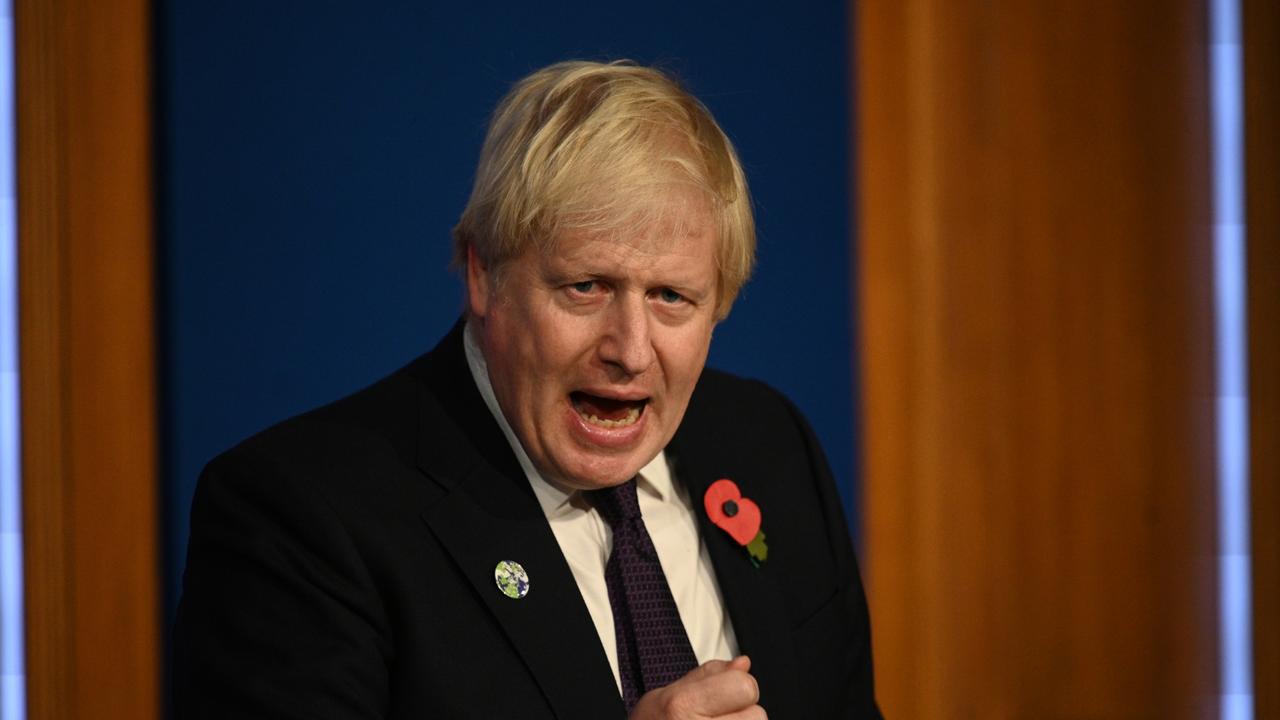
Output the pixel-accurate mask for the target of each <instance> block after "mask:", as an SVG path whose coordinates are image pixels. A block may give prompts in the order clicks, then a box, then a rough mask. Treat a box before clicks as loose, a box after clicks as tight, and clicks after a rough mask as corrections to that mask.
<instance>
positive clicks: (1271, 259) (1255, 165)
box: [1241, 0, 1280, 718]
mask: <svg viewBox="0 0 1280 720" xmlns="http://www.w3.org/2000/svg"><path fill="white" fill-rule="evenodd" d="M1242 8H1243V13H1242V23H1241V27H1242V29H1243V31H1244V63H1245V65H1244V78H1245V173H1246V178H1245V188H1246V190H1245V192H1246V205H1247V208H1246V224H1247V226H1248V238H1247V240H1246V242H1247V244H1248V251H1247V252H1248V264H1249V267H1248V288H1249V289H1248V293H1249V409H1250V418H1249V424H1250V436H1251V442H1250V446H1251V451H1250V469H1251V473H1252V485H1251V487H1252V496H1253V497H1252V503H1251V505H1252V511H1251V512H1252V515H1253V518H1252V521H1253V522H1252V531H1253V537H1252V556H1253V622H1254V693H1255V702H1256V705H1255V709H1256V711H1257V717H1259V718H1280V142H1278V141H1277V133H1280V5H1278V4H1277V3H1276V2H1275V0H1244V2H1243V3H1242Z"/></svg>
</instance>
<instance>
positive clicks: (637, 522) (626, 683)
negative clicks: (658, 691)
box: [587, 478, 698, 713]
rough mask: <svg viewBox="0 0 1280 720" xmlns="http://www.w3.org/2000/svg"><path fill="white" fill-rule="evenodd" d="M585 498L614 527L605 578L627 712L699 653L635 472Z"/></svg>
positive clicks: (693, 662)
mask: <svg viewBox="0 0 1280 720" xmlns="http://www.w3.org/2000/svg"><path fill="white" fill-rule="evenodd" d="M587 498H588V500H589V501H590V502H591V504H592V505H594V506H595V508H596V510H598V511H599V512H600V515H601V516H602V517H604V519H605V522H607V523H609V527H610V528H612V529H613V552H611V553H610V554H609V563H608V564H607V565H605V571H604V579H605V584H606V585H607V586H608V587H609V604H610V605H611V606H612V607H613V630H614V635H615V637H616V638H617V643H618V674H619V675H620V676H621V679H622V700H623V702H624V703H625V704H626V706H627V712H628V713H629V712H631V709H632V708H633V707H635V704H636V702H637V701H638V700H639V699H640V696H641V695H644V694H645V693H646V692H648V691H650V690H653V689H655V688H660V687H663V686H665V685H669V684H671V683H672V682H674V681H675V680H679V679H680V678H681V677H684V675H685V673H688V672H689V671H690V670H692V669H694V668H695V667H697V666H698V659H697V657H696V656H695V655H694V654H693V647H692V646H691V645H690V644H689V636H688V635H686V634H685V631H684V624H683V623H681V622H680V611H679V610H677V609H676V601H675V599H674V598H672V597H671V588H670V587H668V585H667V576H666V575H664V574H663V573H662V565H661V564H660V563H659V562H658V551H657V550H656V549H655V548H654V546H653V539H652V538H650V537H649V531H648V530H646V529H645V526H644V519H643V518H642V517H640V503H639V501H638V499H637V498H636V481H635V478H632V479H631V480H628V481H627V482H625V483H623V484H621V485H618V486H617V487H611V488H605V489H603V490H592V491H590V492H588V493H587Z"/></svg>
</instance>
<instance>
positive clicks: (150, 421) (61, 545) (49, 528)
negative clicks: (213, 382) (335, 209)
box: [14, 0, 160, 718]
mask: <svg viewBox="0 0 1280 720" xmlns="http://www.w3.org/2000/svg"><path fill="white" fill-rule="evenodd" d="M14 17H15V22H16V29H17V32H16V39H17V101H18V102H17V108H18V109H17V124H18V137H19V153H18V188H19V207H18V217H19V248H20V253H19V278H20V280H19V282H20V286H21V296H20V299H21V311H20V312H21V317H20V322H21V332H22V336H21V362H22V413H23V417H22V421H23V460H24V463H23V494H24V530H25V563H26V573H27V583H26V587H27V596H26V608H27V633H28V640H27V666H26V669H27V682H28V695H27V698H28V708H29V714H30V716H31V717H39V718H73V717H101V718H151V717H157V716H158V714H159V657H160V652H159V648H160V645H159V608H158V605H157V590H158V562H157V552H156V541H157V515H156V508H157V501H156V441H155V437H156V428H155V389H154V379H153V378H154V374H155V373H154V359H153V353H154V344H153V339H152V336H153V308H152V285H153V266H152V246H151V242H152V240H151V231H152V220H151V217H152V207H151V153H150V99H149V80H150V56H149V50H148V48H149V40H150V37H149V29H148V20H149V7H148V5H147V3H145V2H143V1H142V0H96V1H95V0H18V2H16V3H15V7H14Z"/></svg>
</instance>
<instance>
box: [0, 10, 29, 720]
mask: <svg viewBox="0 0 1280 720" xmlns="http://www.w3.org/2000/svg"><path fill="white" fill-rule="evenodd" d="M13 122H14V118H13V5H12V3H11V2H9V0H0V720H22V719H23V718H25V717H26V716H27V707H26V705H27V687H26V672H25V670H24V667H25V662H24V652H23V635H24V633H23V623H22V617H23V612H22V494H21V484H22V480H21V474H20V467H21V465H20V463H19V456H18V450H19V442H18V438H19V427H18V423H19V420H18V387H19V386H18V282H17V277H18V274H17V264H18V263H17V246H16V243H15V238H16V237H17V223H16V213H15V208H16V207H17V193H16V192H15V189H14V162H13V149H14V145H13Z"/></svg>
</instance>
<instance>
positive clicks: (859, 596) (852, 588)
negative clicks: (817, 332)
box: [779, 394, 883, 720]
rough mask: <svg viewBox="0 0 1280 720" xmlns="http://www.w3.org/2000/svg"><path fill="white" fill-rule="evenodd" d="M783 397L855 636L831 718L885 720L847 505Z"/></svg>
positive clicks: (841, 600)
mask: <svg viewBox="0 0 1280 720" xmlns="http://www.w3.org/2000/svg"><path fill="white" fill-rule="evenodd" d="M779 397H781V398H782V400H783V402H784V403H785V404H786V407H787V409H788V411H789V412H790V413H791V416H792V419H793V420H794V421H795V423H796V425H798V426H799V427H800V429H801V431H802V434H803V436H804V444H805V451H806V453H807V454H808V458H809V465H810V467H811V468H812V469H813V473H814V478H813V479H814V484H815V486H816V488H817V493H818V496H819V500H820V503H821V506H822V507H823V508H825V510H826V517H824V518H823V520H824V521H825V523H824V524H825V525H826V528H827V534H828V540H829V542H830V545H831V553H832V556H833V557H834V558H835V567H836V568H838V573H839V577H840V589H839V591H838V593H837V595H836V598H835V602H836V603H838V604H839V605H840V607H839V610H838V611H839V612H840V613H841V614H842V615H843V618H842V620H843V622H841V623H840V624H841V625H846V626H847V627H849V628H851V631H852V638H853V642H852V643H851V644H850V649H851V651H852V652H850V653H849V655H848V656H846V657H845V658H844V660H845V666H844V667H843V668H842V670H843V676H844V678H845V682H844V685H843V687H844V689H845V692H846V696H845V697H844V699H843V702H841V703H840V708H839V710H838V711H833V712H838V713H840V714H838V715H836V714H831V715H828V717H833V718H834V717H841V718H848V719H849V720H883V715H882V714H881V713H880V708H879V707H878V705H877V704H876V699H875V677H874V673H873V670H872V662H871V621H870V616H869V614H868V611H867V600H866V594H865V592H864V591H863V587H862V579H861V575H860V574H859V571H858V560H857V556H856V555H855V554H854V551H853V543H852V541H851V539H850V537H849V529H848V525H847V524H846V522H845V518H844V513H843V512H842V511H841V509H840V508H841V505H842V503H841V500H840V496H839V493H837V492H836V485H835V479H834V476H833V475H832V473H831V466H830V464H829V463H828V462H827V457H826V453H824V452H823V451H822V446H821V445H820V444H819V442H818V438H817V436H815V435H814V433H813V428H812V427H810V426H809V422H808V421H807V420H806V419H805V418H804V415H803V414H802V413H801V412H800V410H799V409H798V408H796V406H795V405H794V404H793V403H792V402H791V401H790V400H789V399H787V398H786V397H785V396H783V395H781V394H779Z"/></svg>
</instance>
